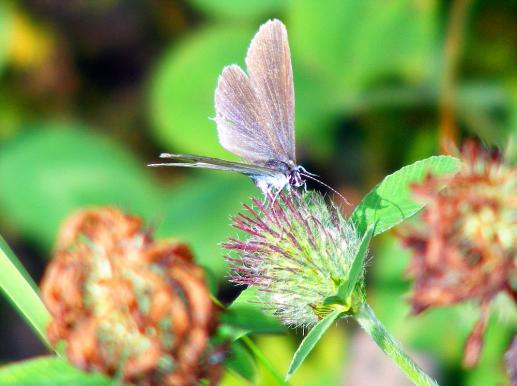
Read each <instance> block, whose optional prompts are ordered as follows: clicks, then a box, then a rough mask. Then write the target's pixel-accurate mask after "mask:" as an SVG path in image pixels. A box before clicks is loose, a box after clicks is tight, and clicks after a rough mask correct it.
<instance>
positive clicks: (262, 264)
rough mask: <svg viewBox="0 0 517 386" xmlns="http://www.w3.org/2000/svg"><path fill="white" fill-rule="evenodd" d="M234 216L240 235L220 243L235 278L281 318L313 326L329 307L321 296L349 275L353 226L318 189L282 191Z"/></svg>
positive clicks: (355, 240) (357, 294)
mask: <svg viewBox="0 0 517 386" xmlns="http://www.w3.org/2000/svg"><path fill="white" fill-rule="evenodd" d="M252 200H253V203H254V207H251V206H249V205H244V208H245V211H244V212H243V213H240V214H238V215H237V216H235V217H234V218H233V226H234V227H235V228H237V229H240V230H242V231H244V232H245V233H246V234H247V238H246V239H244V240H240V239H236V238H232V239H230V240H229V242H227V243H226V244H224V247H225V248H226V249H227V250H229V251H232V252H233V253H232V254H231V256H229V257H228V261H229V263H230V265H231V269H232V271H233V274H232V276H231V278H230V279H231V280H232V281H233V282H235V283H237V284H243V285H248V286H254V287H256V288H257V289H258V291H257V293H258V298H259V301H260V303H261V304H262V305H263V307H264V308H265V309H267V310H270V311H272V312H273V313H274V314H275V315H276V316H277V317H278V318H279V319H280V320H281V321H282V322H283V323H285V324H287V325H290V326H294V327H311V326H313V325H314V324H315V323H317V321H318V320H319V319H321V318H322V317H324V316H325V315H326V314H327V313H329V312H331V311H332V309H333V307H337V306H338V305H330V306H327V305H326V304H327V303H326V302H325V299H327V298H329V297H332V296H335V295H336V291H337V289H338V288H339V286H340V285H341V284H342V283H343V282H345V281H346V280H347V278H348V275H349V271H350V268H351V264H352V261H353V259H354V256H355V255H356V253H357V250H358V247H359V244H360V238H359V236H358V234H357V232H356V230H355V228H354V227H353V226H352V225H351V224H350V223H349V222H348V221H347V220H346V219H344V218H343V216H342V215H341V214H340V213H339V211H338V210H337V208H336V207H335V206H334V205H327V204H326V203H325V200H324V198H323V197H322V196H321V195H320V194H319V193H307V192H305V193H298V192H296V191H291V192H289V193H280V194H279V195H278V197H277V198H275V199H274V198H270V200H269V202H268V204H263V203H261V202H260V201H259V200H257V199H252ZM351 299H353V301H352V300H351V304H349V305H348V307H350V308H352V307H354V306H355V305H356V304H358V303H360V302H362V301H364V286H363V281H362V280H359V284H358V285H357V286H356V290H355V291H354V293H353V296H352V297H351Z"/></svg>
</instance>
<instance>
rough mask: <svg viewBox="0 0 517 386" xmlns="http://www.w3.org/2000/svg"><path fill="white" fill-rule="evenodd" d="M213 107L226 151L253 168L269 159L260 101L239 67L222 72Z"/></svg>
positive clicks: (268, 146) (268, 143) (271, 154)
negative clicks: (248, 163) (250, 164)
mask: <svg viewBox="0 0 517 386" xmlns="http://www.w3.org/2000/svg"><path fill="white" fill-rule="evenodd" d="M215 107H216V112H217V114H216V122H217V130H218V133H219V142H221V145H222V146H223V147H224V148H225V149H227V150H229V151H231V152H232V153H234V154H236V155H238V156H239V157H241V158H243V159H245V160H247V161H249V162H251V163H255V164H256V163H258V164H263V163H265V162H266V161H268V160H270V159H272V157H273V152H272V149H271V143H270V142H271V141H268V140H267V138H264V130H263V129H262V127H263V126H264V125H265V124H266V122H263V118H262V114H261V111H260V110H261V107H260V103H259V100H258V99H257V96H256V94H255V91H254V90H253V89H252V87H251V83H250V80H249V79H248V77H247V75H246V74H245V73H244V71H243V70H242V69H241V68H240V67H239V66H237V65H231V66H228V67H226V68H225V69H224V70H223V72H222V74H221V76H220V77H219V82H218V84H217V89H216V90H215Z"/></svg>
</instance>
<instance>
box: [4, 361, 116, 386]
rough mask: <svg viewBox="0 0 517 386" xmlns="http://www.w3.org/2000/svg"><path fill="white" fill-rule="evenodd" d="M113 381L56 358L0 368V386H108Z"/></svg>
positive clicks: (23, 362)
mask: <svg viewBox="0 0 517 386" xmlns="http://www.w3.org/2000/svg"><path fill="white" fill-rule="evenodd" d="M113 384H114V383H113V381H112V380H110V379H108V378H107V377H105V376H104V375H101V374H98V373H87V372H84V371H82V370H80V369H78V368H75V367H74V366H72V365H71V364H69V363H68V362H66V361H65V360H64V359H61V358H58V357H41V358H36V359H31V360H27V361H22V362H17V363H14V364H10V365H6V366H3V367H0V385H10V386H26V385H31V386H69V385H81V386H109V385H113Z"/></svg>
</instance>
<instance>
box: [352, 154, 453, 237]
mask: <svg viewBox="0 0 517 386" xmlns="http://www.w3.org/2000/svg"><path fill="white" fill-rule="evenodd" d="M459 167H460V160H459V159H457V158H454V157H450V156H433V157H429V158H426V159H424V160H421V161H417V162H415V163H413V164H411V165H408V166H404V167H403V168H402V169H400V170H398V171H396V172H395V173H393V174H390V175H389V176H387V177H386V178H384V180H383V181H382V182H381V183H380V184H379V185H377V186H376V187H375V188H374V189H373V190H372V191H371V192H370V193H368V194H367V195H366V196H365V197H364V198H363V200H362V201H361V202H360V203H359V205H357V207H356V208H355V210H354V213H352V216H351V219H352V221H353V223H354V224H355V226H356V227H357V230H358V231H359V232H360V233H364V232H365V231H366V229H367V228H368V226H370V225H373V224H374V223H376V227H375V232H374V234H373V235H374V236H375V235H378V234H380V233H382V232H385V231H387V230H388V229H390V228H392V227H394V226H395V225H397V224H399V223H401V222H402V221H404V220H406V219H408V218H409V217H411V216H413V215H414V214H415V213H417V212H418V211H419V210H420V209H422V208H423V207H424V206H425V202H424V201H420V200H419V201H415V200H414V199H413V197H412V193H411V185H412V184H414V183H417V182H421V181H423V179H424V178H425V177H426V175H427V174H429V173H432V174H433V175H442V174H453V173H455V172H457V171H458V169H459Z"/></svg>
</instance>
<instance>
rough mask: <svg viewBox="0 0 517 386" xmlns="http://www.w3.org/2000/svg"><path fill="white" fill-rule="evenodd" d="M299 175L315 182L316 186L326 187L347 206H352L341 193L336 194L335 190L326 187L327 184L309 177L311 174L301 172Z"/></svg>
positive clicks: (311, 176) (327, 186) (328, 186)
mask: <svg viewBox="0 0 517 386" xmlns="http://www.w3.org/2000/svg"><path fill="white" fill-rule="evenodd" d="M300 175H302V176H304V177H306V178H308V179H310V180H313V181H316V182H317V183H318V184H320V185H322V186H324V187H326V188H327V189H329V190H331V191H332V192H334V193H336V194H337V195H338V196H339V197H340V198H341V199H342V200H343V201H344V202H345V204H347V205H352V204H351V203H350V201H348V200H347V199H346V198H345V196H343V195H342V194H341V193H339V192H338V191H337V190H336V189H334V188H333V187H332V186H330V185H327V184H326V183H324V182H323V181H321V180H318V179H317V178H315V177H313V175H311V173H303V172H301V173H300Z"/></svg>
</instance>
